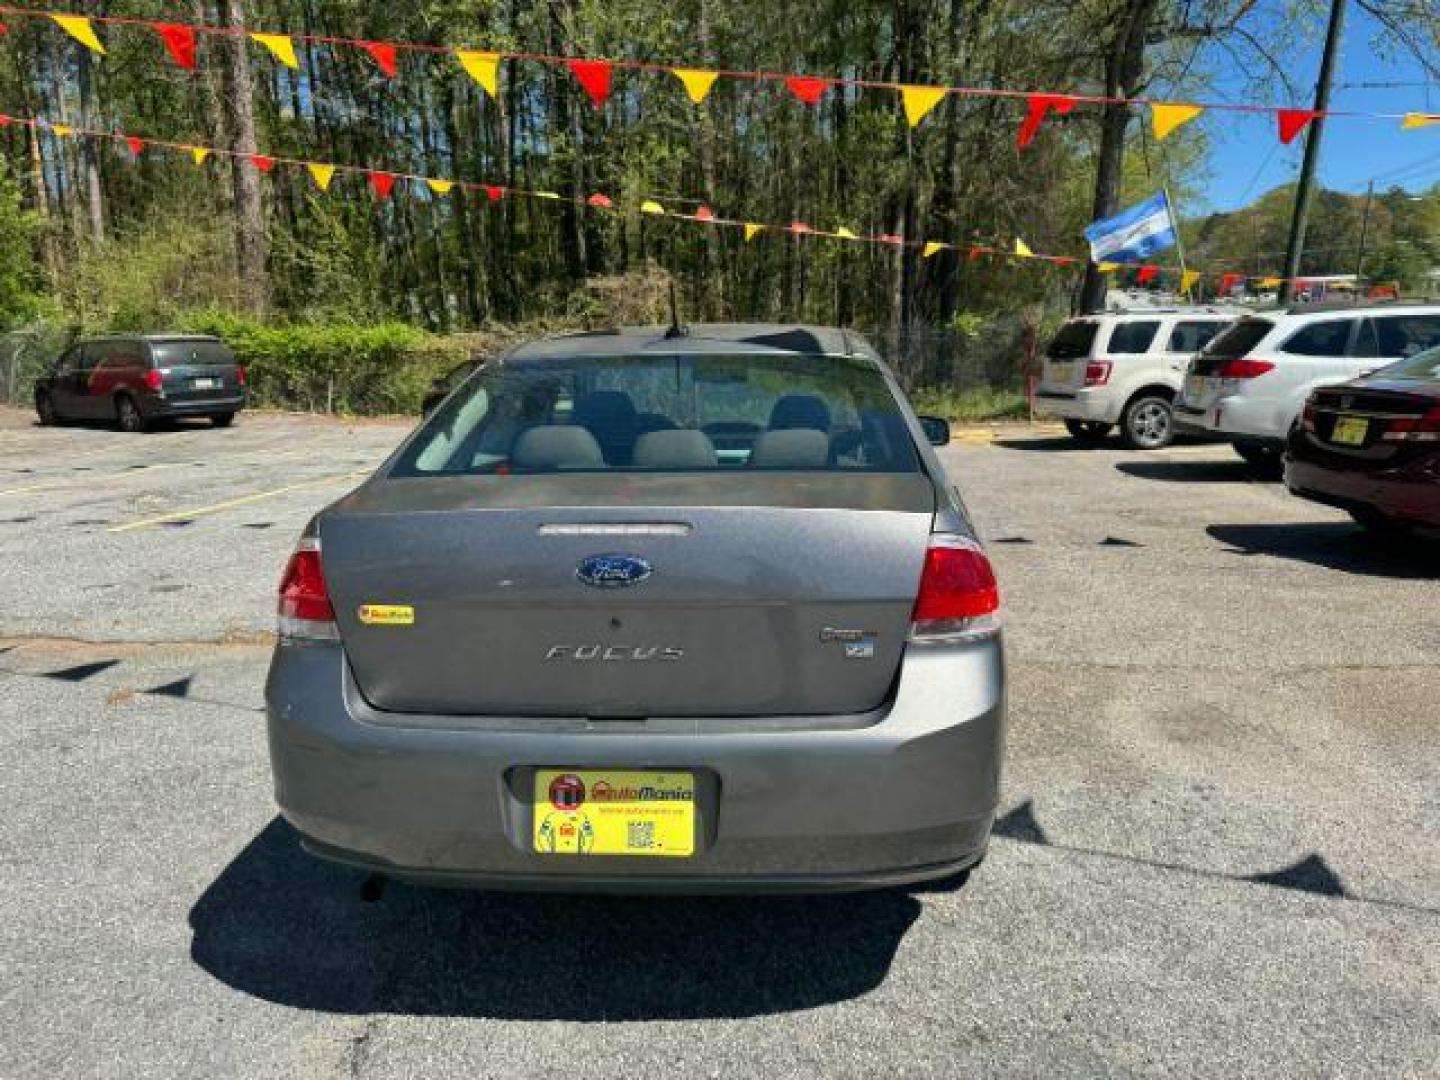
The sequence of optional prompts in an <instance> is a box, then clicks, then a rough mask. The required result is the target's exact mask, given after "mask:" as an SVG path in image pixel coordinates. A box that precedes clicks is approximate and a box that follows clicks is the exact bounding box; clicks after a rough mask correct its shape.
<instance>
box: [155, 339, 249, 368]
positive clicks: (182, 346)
mask: <svg viewBox="0 0 1440 1080" xmlns="http://www.w3.org/2000/svg"><path fill="white" fill-rule="evenodd" d="M151 348H153V349H154V350H155V366H156V367H180V366H183V365H185V364H233V363H235V354H234V353H233V352H231V351H230V346H228V345H226V344H225V343H224V342H222V341H156V342H154V343H153V344H152V345H151Z"/></svg>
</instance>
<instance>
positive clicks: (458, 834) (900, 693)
mask: <svg viewBox="0 0 1440 1080" xmlns="http://www.w3.org/2000/svg"><path fill="white" fill-rule="evenodd" d="M943 428H944V425H943V423H939V424H936V423H934V422H933V421H932V422H929V423H928V424H927V425H924V426H922V423H921V421H920V420H919V419H918V418H917V417H916V416H915V415H914V413H913V412H912V411H911V409H910V406H909V404H908V403H907V401H906V399H905V397H904V395H903V393H902V392H901V391H900V389H899V387H898V386H897V385H896V382H895V380H894V379H893V377H892V376H891V374H890V372H889V371H888V370H887V369H886V367H885V365H884V364H883V363H882V362H881V361H880V359H879V357H878V356H877V355H876V353H875V351H874V350H873V349H872V348H871V347H870V346H869V345H868V344H867V343H866V342H865V341H864V340H863V339H861V338H859V337H857V336H856V335H854V334H850V333H847V332H845V331H840V330H830V329H817V328H806V327H793V326H754V325H715V326H699V327H695V328H693V329H692V330H691V331H689V332H688V333H678V332H676V331H674V330H672V331H670V332H666V331H662V330H628V331H623V332H622V331H615V332H604V333H595V334H580V335H572V336H568V337H562V338H557V339H550V340H545V341H541V342H537V343H534V344H530V345H527V346H523V347H521V348H519V349H517V350H516V351H514V352H512V353H511V354H510V355H509V356H507V357H506V358H504V359H503V360H501V361H499V362H496V363H492V364H490V365H487V367H486V368H485V369H484V370H483V371H481V372H479V373H477V374H476V375H474V376H472V377H471V378H470V379H468V380H467V381H466V382H465V383H463V384H462V385H461V386H460V387H458V388H457V389H456V390H455V391H454V392H453V393H452V394H451V395H450V396H449V397H448V398H447V399H446V400H445V402H444V403H443V404H441V405H440V406H439V408H438V409H436V411H435V412H434V413H433V414H432V415H431V416H430V417H429V418H428V419H426V420H425V422H424V423H423V424H422V425H421V426H420V428H419V429H418V430H417V431H416V432H415V433H414V434H413V435H412V436H411V437H410V438H408V439H407V440H406V441H405V442H404V443H403V444H402V445H401V447H400V448H399V449H398V450H397V451H396V453H395V454H394V455H393V456H392V457H391V458H390V459H389V460H388V461H387V462H385V464H383V465H382V466H381V467H380V468H379V470H378V471H377V472H376V473H375V475H374V476H373V477H371V478H370V479H369V480H368V481H366V482H365V483H364V484H363V485H361V487H360V488H359V489H358V490H356V491H355V492H353V493H352V494H350V495H348V496H346V497H345V498H343V499H341V500H339V501H338V502H337V503H335V504H334V505H332V506H330V507H328V508H327V509H325V510H324V511H322V512H321V513H320V514H319V515H318V516H317V517H316V518H315V520H314V521H313V522H312V523H311V525H310V526H309V528H308V529H307V530H306V531H305V533H304V535H303V536H302V538H301V540H300V543H299V546H298V548H297V550H296V552H295V554H294V556H293V557H292V559H291V561H290V564H289V566H288V568H287V569H286V571H285V574H284V577H283V581H282V583H281V590H280V636H279V642H278V644H277V646H276V648H275V653H274V659H273V663H272V666H271V670H270V676H269V681H268V685H267V690H266V700H267V706H268V714H269V730H270V750H271V758H272V764H273V769H274V776H275V791H276V797H277V799H278V801H279V804H280V807H281V809H282V811H283V813H284V815H285V817H286V818H287V819H288V820H289V821H290V822H291V823H292V824H293V825H294V826H295V828H296V829H297V830H299V832H300V834H301V836H302V838H303V842H304V844H305V846H306V847H307V848H308V849H309V850H310V851H311V852H313V853H314V854H316V855H319V856H322V857H325V858H329V859H333V860H337V861H339V862H342V863H347V864H350V865H353V866H356V867H360V868H363V869H367V870H369V871H372V872H374V873H376V874H379V875H383V876H396V877H403V878H410V879H417V880H422V881H431V882H442V883H452V884H468V885H478V886H487V887H502V888H545V889H565V890H568V889H617V890H662V891H663V890H671V891H706V890H743V891H768V890H799V891H807V890H824V889H845V888H862V887H869V886H882V885H892V884H903V883H908V882H915V881H921V880H926V879H932V878H938V877H947V876H956V875H961V874H963V873H965V872H966V871H967V870H968V869H969V868H970V867H971V866H973V865H974V864H975V863H977V862H978V861H979V860H980V859H981V857H982V856H983V855H984V852H985V848H986V843H987V840H988V837H989V834H990V827H991V823H992V820H993V817H994V814H995V808H996V803H997V800H998V797H999V781H1000V758H1001V747H1002V742H1003V732H1004V724H1005V669H1004V661H1003V652H1002V647H1001V638H1000V625H999V602H1000V601H999V594H998V590H997V586H996V582H995V577H994V574H993V572H992V569H991V565H990V562H989V560H988V558H987V557H986V554H985V552H984V550H983V548H982V547H981V545H980V543H979V541H978V540H977V538H976V535H975V531H974V529H973V527H972V526H971V524H970V521H969V519H968V517H967V516H966V512H965V508H964V506H963V505H962V503H961V501H960V498H959V494H958V492H957V491H956V488H955V486H954V484H953V483H952V482H951V480H950V479H949V478H948V477H947V476H946V474H945V471H944V469H943V468H942V467H941V464H940V462H939V460H938V458H937V457H936V454H935V453H934V451H933V449H932V446H931V443H932V441H934V442H943V441H944V440H945V439H946V438H947V437H948V434H947V433H946V432H945V431H944V430H943ZM927 432H929V433H928V434H927Z"/></svg>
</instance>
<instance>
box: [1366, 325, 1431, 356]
mask: <svg viewBox="0 0 1440 1080" xmlns="http://www.w3.org/2000/svg"><path fill="white" fill-rule="evenodd" d="M1370 321H1371V322H1372V323H1373V324H1374V325H1375V331H1376V333H1377V334H1378V335H1379V337H1380V355H1381V356H1414V355H1415V354H1416V353H1421V352H1424V351H1425V350H1426V349H1428V348H1430V347H1431V346H1432V345H1440V315H1382V316H1378V317H1376V318H1374V319H1371V320H1370Z"/></svg>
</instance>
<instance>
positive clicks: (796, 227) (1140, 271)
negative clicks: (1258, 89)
mask: <svg viewBox="0 0 1440 1080" xmlns="http://www.w3.org/2000/svg"><path fill="white" fill-rule="evenodd" d="M10 124H18V125H20V126H22V127H28V128H31V129H33V130H34V131H36V132H42V131H49V132H50V133H51V134H53V135H56V136H58V137H62V138H87V139H96V140H103V141H109V142H118V143H121V144H122V145H124V146H125V147H126V149H127V150H128V151H129V153H130V154H131V156H132V157H136V158H138V157H139V156H140V153H141V151H142V150H144V149H152V150H168V151H171V152H174V153H177V154H183V155H186V156H188V157H189V158H190V159H191V161H193V162H194V163H195V164H196V165H203V164H204V163H205V162H206V160H207V159H208V158H209V157H210V156H211V155H214V156H216V157H223V158H229V159H231V160H236V161H248V162H249V163H250V164H251V165H252V166H253V167H254V168H256V169H257V170H259V171H260V172H262V173H272V172H274V170H275V169H276V168H277V167H279V166H285V167H288V168H294V169H303V170H304V171H305V172H306V173H308V175H309V176H310V178H311V179H312V181H313V182H314V184H315V186H316V187H318V188H319V189H320V190H321V191H329V190H330V187H331V183H332V181H333V179H334V178H335V177H336V175H338V174H342V173H343V174H349V175H353V176H360V177H364V178H365V181H366V183H367V185H368V186H369V187H370V189H371V190H372V192H373V194H374V195H375V196H376V197H377V198H378V199H380V200H385V199H388V198H389V197H390V195H391V192H392V190H393V189H394V187H395V185H396V184H398V183H399V182H400V181H405V182H407V183H410V184H414V185H416V186H424V187H426V188H427V189H428V190H429V191H431V192H432V193H434V194H435V195H448V194H449V193H450V192H451V191H453V190H455V189H457V188H458V189H460V190H462V191H470V192H476V193H483V194H484V195H485V196H486V198H488V199H489V200H490V201H491V202H499V201H500V200H501V199H504V198H507V197H513V198H528V199H538V200H550V201H561V202H570V203H573V204H575V205H587V206H590V207H593V208H596V209H601V210H610V211H615V212H617V213H620V212H623V211H622V210H618V209H617V208H616V204H615V202H614V201H613V200H612V199H611V198H609V197H608V196H606V195H604V194H600V193H596V194H593V195H590V196H588V197H586V198H576V199H566V198H564V196H561V195H559V194H557V193H556V192H553V191H540V190H530V189H527V188H514V187H503V186H501V185H498V184H484V183H474V182H469V181H463V180H452V179H448V178H445V177H435V176H421V175H419V174H415V173H401V172H387V171H383V170H379V169H370V168H366V167H363V166H359V165H341V164H335V163H331V162H319V161H308V160H306V159H304V158H291V157H279V156H276V155H270V154H261V153H245V152H242V151H235V150H225V149H222V148H220V147H212V146H197V145H195V144H194V143H188V142H176V141H173V140H168V139H152V138H142V137H140V136H138V135H126V134H119V133H117V132H113V131H97V130H90V129H86V128H77V127H73V126H71V125H68V124H56V123H52V122H50V121H48V120H42V119H38V118H27V117H20V116H7V115H4V114H0V127H5V126H7V125H10ZM662 198H668V197H664V196H658V197H657V196H652V197H649V198H646V199H644V200H643V201H641V203H640V204H639V206H638V207H636V209H638V211H639V212H640V213H642V214H647V215H653V216H656V217H663V218H666V219H669V220H672V221H688V222H694V223H697V224H701V225H706V226H717V227H724V228H731V229H739V230H741V231H742V232H743V234H744V239H745V240H746V241H747V242H748V241H751V240H754V239H755V238H756V237H757V236H759V235H760V234H761V233H777V234H789V235H790V236H792V237H796V238H798V237H801V236H814V237H819V238H822V239H830V240H843V241H847V242H850V243H860V244H884V245H887V246H893V247H908V248H915V249H918V250H919V252H920V254H921V257H922V258H925V259H928V258H931V257H932V256H934V255H936V254H938V253H939V252H941V251H963V252H965V253H966V254H967V257H968V258H969V259H970V260H971V261H974V260H976V259H979V258H987V257H989V258H1000V259H1023V260H1025V261H1027V262H1039V263H1044V264H1049V265H1052V266H1062V267H1063V266H1079V265H1083V264H1084V263H1085V261H1086V260H1085V259H1084V258H1082V257H1080V256H1075V255H1046V254H1041V253H1039V252H1036V251H1033V250H1032V249H1031V248H1030V245H1029V244H1027V243H1026V242H1025V241H1024V240H1023V239H1021V238H1019V237H1016V238H1015V239H1014V241H1013V242H1012V245H1011V246H1004V245H988V244H978V243H969V244H966V243H950V242H945V241H939V240H925V239H908V238H906V237H903V236H897V235H895V234H892V233H885V234H881V235H879V236H864V235H860V234H857V233H856V232H854V231H853V230H852V229H850V228H848V227H846V226H844V225H841V226H838V227H836V228H835V229H834V230H833V231H827V230H824V229H816V228H814V227H812V226H810V225H808V224H806V223H805V222H803V221H791V222H789V223H788V224H784V225H778V224H764V223H761V222H756V221H746V220H744V219H742V218H725V217H721V216H719V215H717V214H716V213H715V212H714V211H713V210H711V209H710V208H709V207H708V206H703V205H702V206H699V207H698V208H697V209H696V210H695V211H694V212H690V213H687V212H685V211H683V210H678V209H667V208H666V207H665V206H664V205H663V203H662V202H661V201H660V200H661V199H662ZM670 201H673V200H670ZM1123 268H1125V264H1120V263H1100V264H1099V266H1098V269H1099V270H1100V272H1101V273H1105V274H1109V273H1114V272H1116V271H1118V270H1121V269H1123ZM1134 269H1136V270H1137V278H1138V280H1139V281H1140V282H1141V283H1142V284H1143V283H1145V282H1149V281H1154V280H1155V279H1156V278H1158V277H1159V275H1160V274H1161V273H1166V274H1170V273H1174V274H1176V275H1179V274H1180V271H1178V270H1174V271H1172V270H1171V268H1169V267H1161V266H1156V265H1153V264H1146V265H1144V266H1139V267H1134ZM1198 275H1200V271H1196V270H1190V271H1187V272H1185V273H1184V275H1183V277H1181V282H1182V288H1184V287H1188V286H1189V285H1193V284H1194V283H1195V282H1196V281H1198V280H1200V277H1199V276H1198ZM1208 276H1215V277H1218V278H1219V280H1220V291H1221V292H1222V293H1224V292H1228V291H1229V290H1230V288H1232V287H1233V286H1234V285H1235V284H1237V283H1239V282H1242V281H1248V280H1252V279H1254V280H1258V281H1259V282H1260V283H1261V285H1262V287H1270V286H1271V285H1272V284H1273V283H1277V282H1280V281H1283V280H1285V279H1283V278H1278V277H1269V276H1266V277H1261V276H1259V275H1242V274H1236V273H1228V272H1227V273H1223V274H1220V273H1216V274H1212V275H1208ZM1295 280H1296V281H1297V282H1299V281H1304V280H1306V279H1305V278H1304V277H1297V278H1296V279H1295Z"/></svg>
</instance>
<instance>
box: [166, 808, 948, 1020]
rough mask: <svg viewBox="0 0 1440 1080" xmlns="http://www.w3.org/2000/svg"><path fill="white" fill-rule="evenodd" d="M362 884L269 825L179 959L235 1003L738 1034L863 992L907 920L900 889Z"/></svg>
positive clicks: (220, 889)
mask: <svg viewBox="0 0 1440 1080" xmlns="http://www.w3.org/2000/svg"><path fill="white" fill-rule="evenodd" d="M361 881H362V875H361V874H359V873H356V872H351V871H348V870H345V869H343V868H337V867H333V866H330V865H329V864H326V863H323V862H321V861H320V860H318V859H315V858H313V857H312V856H310V855H308V854H306V853H305V852H304V851H302V850H301V848H300V845H299V841H298V838H297V835H296V833H295V831H294V830H293V829H292V828H291V827H290V826H289V825H288V824H286V823H285V822H283V821H282V820H280V819H279V818H276V819H275V820H273V821H272V822H271V823H270V824H269V825H268V826H267V827H266V828H265V829H264V830H263V831H262V832H261V833H260V834H259V835H258V836H256V837H255V839H254V840H252V841H251V842H250V843H249V844H248V845H247V846H246V848H245V850H244V851H242V852H241V853H240V855H239V856H238V857H237V858H236V859H235V860H234V862H232V863H231V864H230V865H229V866H227V867H226V868H225V870H224V871H223V872H222V873H221V874H220V876H219V877H218V878H216V879H215V881H214V882H213V883H211V885H210V886H209V887H208V888H207V889H206V890H205V892H204V894H203V895H201V897H200V898H199V900H197V901H196V903H195V905H194V907H193V908H192V909H191V911H190V925H191V929H192V931H193V938H192V942H191V947H190V955H191V957H192V959H193V960H194V961H195V963H197V964H198V965H199V966H200V967H201V968H203V969H204V970H205V971H207V972H209V973H210V974H211V975H213V976H214V977H215V978H217V979H219V980H220V981H221V982H223V983H225V984H226V985H228V986H231V987H233V988H234V989H236V990H239V991H242V992H243V993H247V994H251V995H253V996H255V997H258V998H261V999H263V1000H266V1001H271V1002H275V1003H276V1004H281V1005H288V1006H292V1007H294V1008H300V1009H314V1010H321V1011H325V1012H335V1013H347V1014H367V1013H377V1012H384V1013H401V1014H411V1015H419V1016H469V1017H487V1018H492V1019H511V1020H572V1021H616V1020H649V1019H666V1020H677V1019H697V1018H739V1017H749V1016H761V1015H766V1014H770V1013H780V1012H792V1011H795V1010H799V1009H809V1008H814V1007H816V1006H820V1005H826V1004H830V1003H833V1002H838V1001H844V1000H847V999H850V998H854V997H857V996H859V995H861V994H864V993H866V992H867V991H869V990H872V989H874V988H875V987H876V986H877V985H879V983H880V982H881V981H882V980H883V979H884V978H885V975H886V973H887V972H888V971H889V969H890V964H891V962H892V961H893V960H894V957H895V950H896V948H897V947H898V946H899V943H900V940H901V939H902V938H903V937H904V936H905V933H906V931H907V930H908V929H909V928H910V925H911V924H912V923H913V922H914V921H915V919H916V918H917V916H918V915H919V913H920V903H919V901H918V900H916V899H915V897H913V896H911V895H909V894H908V893H906V892H904V891H900V890H883V891H876V892H864V893H846V894H838V895H824V896H801V897H783V896H781V897H767V898H755V897H705V898H701V897H674V896H671V897H655V898H650V897H636V896H562V895H549V894H541V893H516V894H505V893H484V892H474V891H468V890H451V889H434V888H418V887H412V886H408V885H401V884H396V883H392V884H391V885H389V887H388V888H387V889H386V891H385V894H384V899H383V900H381V901H380V902H378V903H365V902H362V900H361V899H360V885H361Z"/></svg>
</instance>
